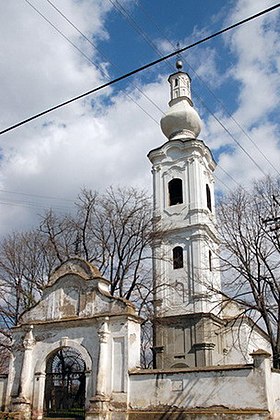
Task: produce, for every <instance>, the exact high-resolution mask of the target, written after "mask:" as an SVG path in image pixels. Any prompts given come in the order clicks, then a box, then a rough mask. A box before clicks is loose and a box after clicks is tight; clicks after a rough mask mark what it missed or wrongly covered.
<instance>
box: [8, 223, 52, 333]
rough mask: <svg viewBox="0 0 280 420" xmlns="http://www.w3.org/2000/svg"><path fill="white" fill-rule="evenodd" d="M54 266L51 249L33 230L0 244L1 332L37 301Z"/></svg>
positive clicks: (14, 322)
mask: <svg viewBox="0 0 280 420" xmlns="http://www.w3.org/2000/svg"><path fill="white" fill-rule="evenodd" d="M55 262H56V261H55V258H54V257H53V256H52V254H51V249H49V248H48V247H47V246H46V243H45V241H44V238H43V237H42V235H41V234H40V233H39V232H38V231H36V230H32V231H30V232H26V233H13V234H11V235H8V236H7V237H6V238H4V240H3V241H2V242H1V243H0V292H1V293H0V296H1V298H0V306H1V311H0V323H1V327H2V328H1V329H3V331H6V332H7V333H8V332H9V328H10V327H11V326H13V325H16V324H17V322H18V320H19V317H20V315H21V314H22V312H23V311H25V310H26V309H29V308H30V307H31V306H33V305H34V303H35V302H36V301H37V300H38V298H39V297H40V295H41V291H42V289H43V287H44V286H45V284H46V283H47V279H48V276H49V274H50V272H51V271H52V269H53V268H54V266H55Z"/></svg>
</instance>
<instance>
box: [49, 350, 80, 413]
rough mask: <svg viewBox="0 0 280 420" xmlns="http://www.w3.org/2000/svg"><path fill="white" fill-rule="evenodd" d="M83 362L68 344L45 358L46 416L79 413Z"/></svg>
mask: <svg viewBox="0 0 280 420" xmlns="http://www.w3.org/2000/svg"><path fill="white" fill-rule="evenodd" d="M84 407H85V362H84V361H83V359H82V357H81V355H80V353H79V352H77V351H76V350H75V349H72V348H70V347H65V348H62V349H59V350H58V351H57V352H56V353H54V354H52V355H51V357H50V358H49V359H48V360H47V366H46V385H45V412H46V415H47V416H48V417H76V418H77V417H83V416H84Z"/></svg>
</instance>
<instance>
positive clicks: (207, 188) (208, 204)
mask: <svg viewBox="0 0 280 420" xmlns="http://www.w3.org/2000/svg"><path fill="white" fill-rule="evenodd" d="M206 200H207V208H208V209H209V210H210V211H212V203H211V191H210V188H209V185H208V184H206Z"/></svg>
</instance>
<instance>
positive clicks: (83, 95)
mask: <svg viewBox="0 0 280 420" xmlns="http://www.w3.org/2000/svg"><path fill="white" fill-rule="evenodd" d="M278 7H280V3H278V4H276V5H274V6H272V7H269V8H267V9H265V10H262V11H261V12H259V13H256V14H254V15H252V16H249V17H247V18H246V19H243V20H241V21H239V22H236V23H234V24H233V25H230V26H227V27H226V28H223V29H221V30H219V31H217V32H215V33H213V34H211V35H208V36H206V37H204V38H202V39H200V40H198V41H196V42H193V43H191V44H189V45H187V46H185V47H183V48H179V49H178V50H176V51H173V52H171V53H169V54H167V55H165V56H163V57H161V58H158V59H156V60H153V61H151V62H149V63H147V64H145V65H143V66H140V67H138V68H136V69H134V70H131V71H129V72H127V73H125V74H123V75H121V76H119V77H116V78H114V79H112V80H110V81H109V82H107V83H104V84H102V85H99V86H97V87H95V88H93V89H91V90H89V91H87V92H84V93H82V94H80V95H77V96H75V97H72V98H71V99H68V100H66V101H64V102H61V103H59V104H57V105H55V106H53V107H50V108H48V109H46V110H44V111H41V112H39V113H37V114H34V115H32V116H31V117H29V118H26V119H24V120H22V121H20V122H18V123H16V124H14V125H12V126H10V127H7V128H5V129H3V130H1V131H0V135H2V134H4V133H7V132H9V131H11V130H14V129H16V128H18V127H20V126H22V125H24V124H27V123H28V122H31V121H33V120H35V119H37V118H39V117H42V116H43V115H46V114H48V113H50V112H52V111H55V110H57V109H59V108H62V107H64V106H66V105H68V104H70V103H73V102H75V101H77V100H79V99H82V98H85V97H86V96H88V95H91V94H92V93H96V92H98V91H100V90H102V89H104V88H105V87H108V86H111V85H113V84H115V83H118V82H120V81H122V80H125V79H127V78H129V77H131V76H133V75H135V74H137V73H140V72H142V71H144V70H146V69H148V68H150V67H152V66H155V65H156V64H159V63H161V62H163V61H164V60H167V59H169V58H172V57H174V56H176V55H177V54H181V53H183V52H184V51H187V50H189V49H191V48H193V47H195V46H197V45H200V44H202V43H204V42H207V41H209V40H210V39H213V38H215V37H217V36H219V35H221V34H223V33H225V32H228V31H230V30H232V29H234V28H236V27H238V26H240V25H243V24H244V23H247V22H249V21H251V20H253V19H256V18H258V17H260V16H262V15H264V14H266V13H269V12H271V11H273V10H275V9H277V8H278Z"/></svg>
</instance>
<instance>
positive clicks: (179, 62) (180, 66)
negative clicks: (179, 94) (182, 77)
mask: <svg viewBox="0 0 280 420" xmlns="http://www.w3.org/2000/svg"><path fill="white" fill-rule="evenodd" d="M182 68H183V62H182V60H177V61H176V69H177V70H182Z"/></svg>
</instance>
